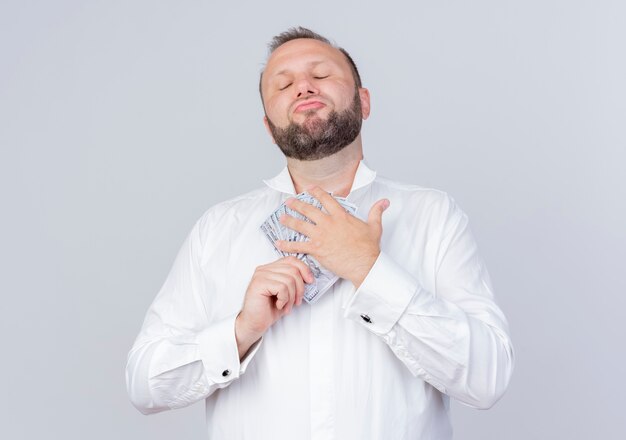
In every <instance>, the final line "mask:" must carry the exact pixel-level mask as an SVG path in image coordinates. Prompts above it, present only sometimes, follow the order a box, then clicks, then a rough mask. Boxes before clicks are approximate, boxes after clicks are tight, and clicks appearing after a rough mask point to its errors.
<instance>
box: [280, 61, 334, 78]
mask: <svg viewBox="0 0 626 440" xmlns="http://www.w3.org/2000/svg"><path fill="white" fill-rule="evenodd" d="M325 62H326V61H323V60H319V61H311V62H310V63H308V64H307V66H309V67H315V66H317V65H318V64H322V63H325ZM288 72H289V69H282V70H280V71H278V72H276V73H275V74H274V75H272V76H278V75H285V74H287V73H288Z"/></svg>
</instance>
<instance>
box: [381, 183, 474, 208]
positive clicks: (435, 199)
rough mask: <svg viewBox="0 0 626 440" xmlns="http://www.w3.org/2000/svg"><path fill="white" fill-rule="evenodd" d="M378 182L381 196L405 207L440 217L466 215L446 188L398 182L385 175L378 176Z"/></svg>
mask: <svg viewBox="0 0 626 440" xmlns="http://www.w3.org/2000/svg"><path fill="white" fill-rule="evenodd" d="M376 184H377V185H378V187H379V188H378V190H379V197H380V198H382V197H388V198H390V199H392V204H393V203H394V202H395V203H396V204H398V203H399V204H400V205H401V206H402V208H403V209H410V210H412V211H414V210H415V211H419V212H421V213H430V215H431V216H434V217H439V218H449V217H450V216H463V215H465V214H464V213H463V211H462V210H461V209H460V207H459V206H458V204H457V203H456V201H455V199H454V198H453V197H452V196H451V195H450V194H449V193H448V192H446V191H444V190H441V189H437V188H431V187H426V186H421V185H416V184H410V183H403V182H398V181H396V180H392V179H389V178H387V177H383V176H377V177H376ZM393 199H395V200H393Z"/></svg>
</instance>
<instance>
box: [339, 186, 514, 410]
mask: <svg viewBox="0 0 626 440" xmlns="http://www.w3.org/2000/svg"><path fill="white" fill-rule="evenodd" d="M448 201H449V209H448V210H447V211H446V213H447V214H446V216H445V219H444V220H443V227H442V233H441V234H440V238H439V240H440V241H439V243H438V246H436V247H435V249H437V258H436V266H437V267H435V268H434V271H435V286H436V288H435V289H434V290H435V291H428V290H426V289H425V288H424V287H423V285H422V284H421V283H420V280H419V279H418V277H416V276H415V275H414V274H415V271H409V270H407V269H405V268H403V267H402V266H401V265H400V264H398V263H397V262H396V261H394V260H393V259H392V258H391V257H390V256H389V255H387V254H386V253H385V252H381V254H380V255H379V257H378V259H377V260H376V262H375V264H374V266H373V267H372V269H371V270H370V272H369V274H368V275H367V277H366V278H365V280H364V281H363V283H362V284H361V285H360V286H359V288H358V289H357V291H356V292H355V294H354V295H353V296H352V297H351V299H350V300H349V302H348V303H347V304H346V307H345V317H346V318H348V319H352V320H354V321H356V322H359V323H360V324H361V325H363V327H365V328H366V329H368V330H369V331H371V332H372V333H374V334H376V335H378V336H379V337H380V338H382V339H383V340H384V341H385V342H386V343H387V345H388V346H389V347H390V348H391V350H392V351H393V352H394V353H395V355H396V356H397V357H398V359H400V361H402V362H403V363H404V365H406V367H407V368H408V369H409V370H410V371H411V373H412V374H413V375H415V376H417V377H420V378H421V379H423V380H425V381H426V382H428V383H430V384H431V385H433V386H434V387H435V388H437V389H438V390H439V391H441V392H443V393H445V394H447V395H449V396H451V397H454V398H456V399H457V400H459V401H461V402H462V403H465V404H467V405H469V406H472V407H475V408H481V409H486V408H489V407H491V406H492V405H493V404H495V403H496V402H497V401H498V399H499V398H500V397H501V396H502V394H503V393H504V391H505V389H506V387H507V386H508V383H509V380H510V377H511V374H512V371H513V363H514V352H513V347H512V345H511V341H510V338H509V335H508V323H507V321H506V318H505V316H504V314H503V313H502V311H501V310H500V309H499V308H498V306H497V305H496V303H495V302H494V299H493V293H492V287H491V282H490V280H489V275H488V273H487V270H486V268H485V264H484V262H483V260H482V259H481V258H480V256H479V255H478V252H477V246H476V242H475V240H474V237H473V235H472V233H471V232H470V229H469V226H468V219H467V216H466V215H465V213H463V212H462V211H461V210H460V209H459V208H457V207H456V205H455V204H454V202H453V201H452V200H451V199H449V200H448Z"/></svg>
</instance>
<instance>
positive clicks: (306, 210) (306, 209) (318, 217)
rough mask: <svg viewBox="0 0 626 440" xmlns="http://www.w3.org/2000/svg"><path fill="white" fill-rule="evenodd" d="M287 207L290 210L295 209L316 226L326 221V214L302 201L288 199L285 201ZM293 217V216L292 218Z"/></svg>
mask: <svg viewBox="0 0 626 440" xmlns="http://www.w3.org/2000/svg"><path fill="white" fill-rule="evenodd" d="M285 205H287V207H288V208H290V209H293V210H294V211H297V212H299V213H300V214H302V215H303V216H305V217H306V218H308V219H309V220H311V221H312V222H313V223H315V224H319V223H320V222H323V221H324V217H325V216H326V214H324V213H323V212H322V210H321V209H318V208H316V207H315V206H313V205H310V204H308V203H306V202H303V201H302V200H298V199H293V198H292V199H287V200H286V201H285ZM292 217H293V216H292Z"/></svg>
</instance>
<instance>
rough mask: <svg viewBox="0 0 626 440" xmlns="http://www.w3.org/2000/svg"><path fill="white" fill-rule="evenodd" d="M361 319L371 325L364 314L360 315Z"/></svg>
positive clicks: (368, 318) (370, 321)
mask: <svg viewBox="0 0 626 440" xmlns="http://www.w3.org/2000/svg"><path fill="white" fill-rule="evenodd" d="M361 319H362V320H363V321H365V322H367V323H368V324H371V323H372V320H371V319H370V317H369V316H367V315H366V314H365V313H361Z"/></svg>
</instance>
